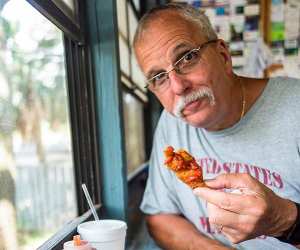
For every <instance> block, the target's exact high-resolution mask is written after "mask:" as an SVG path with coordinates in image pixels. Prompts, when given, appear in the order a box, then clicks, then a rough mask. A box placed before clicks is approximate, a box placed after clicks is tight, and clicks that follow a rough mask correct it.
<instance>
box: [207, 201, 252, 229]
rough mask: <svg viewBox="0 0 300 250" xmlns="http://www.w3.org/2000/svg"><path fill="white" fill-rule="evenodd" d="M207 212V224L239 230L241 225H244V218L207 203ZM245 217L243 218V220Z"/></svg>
mask: <svg viewBox="0 0 300 250" xmlns="http://www.w3.org/2000/svg"><path fill="white" fill-rule="evenodd" d="M207 210H208V215H209V223H210V224H213V225H222V226H223V227H230V228H233V229H237V228H239V227H240V226H241V225H242V224H243V223H246V221H245V220H246V217H245V216H243V215H238V214H236V213H234V212H230V211H227V210H223V209H221V208H219V207H217V206H215V205H214V204H211V203H208V204H207ZM244 217H245V218H244Z"/></svg>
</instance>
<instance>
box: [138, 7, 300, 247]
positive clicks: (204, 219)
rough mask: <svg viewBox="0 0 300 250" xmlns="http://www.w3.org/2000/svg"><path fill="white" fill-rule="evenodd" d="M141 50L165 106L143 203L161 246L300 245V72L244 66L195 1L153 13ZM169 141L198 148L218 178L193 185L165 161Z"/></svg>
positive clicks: (208, 175)
mask: <svg viewBox="0 0 300 250" xmlns="http://www.w3.org/2000/svg"><path fill="white" fill-rule="evenodd" d="M134 49H135V53H136V57H137V59H138V62H139V65H140V67H141V69H142V71H143V72H144V74H145V76H146V78H147V79H148V80H147V87H148V89H149V90H150V91H152V92H153V93H154V94H155V95H156V97H157V98H158V99H159V101H160V102H161V103H162V105H163V106H164V108H165V110H164V111H163V113H162V115H161V118H160V121H159V124H158V126H157V130H156V134H155V139H154V145H153V151H152V155H151V160H150V175H149V179H148V183H147V187H146V190H145V194H144V199H143V202H142V205H141V209H142V210H143V211H144V212H145V213H146V214H147V215H148V216H147V223H148V227H149V231H150V233H151V235H152V236H153V238H154V239H155V240H156V242H157V243H158V245H160V246H161V247H162V248H164V249H172V250H175V249H180V250H183V249H189V250H191V249H232V248H237V249H255V250H257V249H264V250H266V249H295V246H293V244H294V245H295V244H297V243H298V242H297V239H295V237H294V236H295V230H298V229H299V226H298V224H297V223H296V222H297V215H298V212H297V209H298V208H297V204H296V203H295V202H298V203H299V202H300V153H299V152H300V150H299V145H300V130H299V128H298V127H299V126H298V124H299V121H300V98H299V93H300V81H299V80H296V79H289V78H275V79H254V78H253V79H252V78H245V77H241V76H237V75H235V74H234V73H233V70H232V62H231V57H230V53H229V51H228V48H227V46H226V44H225V42H224V41H223V40H221V39H218V38H217V36H216V34H215V32H214V31H213V29H212V27H211V25H210V23H209V20H208V19H207V17H206V16H205V15H204V14H203V13H201V12H199V11H198V10H196V9H193V8H192V7H188V6H182V5H174V4H170V5H166V6H161V7H158V8H155V9H153V10H152V11H150V12H149V13H147V14H146V15H145V16H144V17H143V18H142V20H141V21H140V23H139V26H138V29H137V31H136V34H135V39H134ZM167 145H171V146H173V147H174V148H176V149H179V148H184V149H186V150H188V151H189V152H191V153H192V155H194V156H195V158H196V159H197V161H198V163H200V165H201V166H202V170H203V173H204V177H205V179H211V180H210V181H207V182H206V184H207V186H208V187H205V188H198V189H196V190H194V191H193V190H192V189H190V188H189V187H188V186H186V185H185V184H184V183H182V182H180V181H179V180H178V179H177V178H176V176H175V175H174V174H173V173H171V172H170V171H169V170H168V169H167V168H166V167H165V166H163V165H164V164H163V162H164V159H163V150H164V148H165V147H166V146H167ZM232 190H235V192H231V191H232ZM236 190H239V193H236ZM298 216H299V215H298ZM279 236H281V237H282V238H280V239H282V240H285V241H287V242H289V243H285V242H283V241H281V240H278V238H275V237H279ZM234 243H237V244H234ZM290 243H291V244H290Z"/></svg>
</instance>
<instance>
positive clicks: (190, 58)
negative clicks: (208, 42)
mask: <svg viewBox="0 0 300 250" xmlns="http://www.w3.org/2000/svg"><path fill="white" fill-rule="evenodd" d="M197 57H198V51H191V52H190V53H188V54H186V55H185V56H184V57H183V62H190V61H193V60H194V59H197Z"/></svg>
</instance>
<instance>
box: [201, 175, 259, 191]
mask: <svg viewBox="0 0 300 250" xmlns="http://www.w3.org/2000/svg"><path fill="white" fill-rule="evenodd" d="M205 184H206V185H207V186H208V187H210V188H214V189H224V188H227V189H232V188H249V189H253V191H255V190H256V189H257V185H256V182H255V181H254V179H253V177H252V176H251V175H249V174H240V173H238V174H221V175H219V176H217V177H216V178H215V179H212V180H207V181H206V182H205Z"/></svg>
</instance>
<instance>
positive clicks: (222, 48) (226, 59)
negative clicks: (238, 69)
mask: <svg viewBox="0 0 300 250" xmlns="http://www.w3.org/2000/svg"><path fill="white" fill-rule="evenodd" d="M217 51H218V53H219V55H220V56H221V60H222V62H223V63H224V67H225V70H226V72H227V73H232V60H231V55H230V51H229V48H228V46H227V44H226V42H225V41H224V40H222V39H218V42H217Z"/></svg>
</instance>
